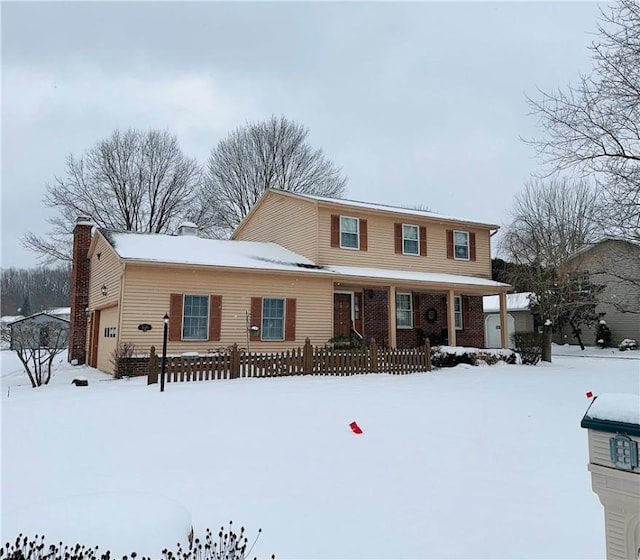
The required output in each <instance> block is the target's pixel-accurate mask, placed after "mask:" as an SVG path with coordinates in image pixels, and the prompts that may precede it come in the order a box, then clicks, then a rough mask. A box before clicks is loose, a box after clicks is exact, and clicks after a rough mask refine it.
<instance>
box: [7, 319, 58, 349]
mask: <svg viewBox="0 0 640 560" xmlns="http://www.w3.org/2000/svg"><path fill="white" fill-rule="evenodd" d="M9 330H10V344H9V348H10V349H11V350H14V349H16V348H17V347H20V346H22V347H23V348H48V347H50V346H51V345H52V344H59V343H60V341H67V340H68V333H69V320H68V319H63V318H62V317H57V316H55V315H50V314H48V313H45V312H44V311H41V312H40V313H34V314H33V315H29V316H28V317H23V318H21V319H18V320H16V321H13V322H12V323H9ZM58 334H62V336H58ZM64 346H65V347H66V343H65V344H64Z"/></svg>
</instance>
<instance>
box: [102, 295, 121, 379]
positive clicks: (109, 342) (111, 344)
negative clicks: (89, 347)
mask: <svg viewBox="0 0 640 560" xmlns="http://www.w3.org/2000/svg"><path fill="white" fill-rule="evenodd" d="M117 325H118V308H117V307H110V308H109V309H104V310H103V311H102V312H101V313H100V326H99V327H98V328H99V329H100V330H99V331H98V369H99V370H100V371H104V372H105V373H113V369H114V368H113V363H112V361H111V360H112V359H113V351H114V350H115V349H116V346H117V340H118V339H117V338H116V334H117V332H116V328H117Z"/></svg>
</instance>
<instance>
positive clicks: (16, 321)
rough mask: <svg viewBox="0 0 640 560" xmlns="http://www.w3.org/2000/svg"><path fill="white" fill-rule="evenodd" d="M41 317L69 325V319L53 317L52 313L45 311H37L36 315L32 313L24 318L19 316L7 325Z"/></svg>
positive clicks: (58, 316) (59, 316)
mask: <svg viewBox="0 0 640 560" xmlns="http://www.w3.org/2000/svg"><path fill="white" fill-rule="evenodd" d="M41 315H43V316H45V317H51V318H52V319H55V320H56V321H64V322H65V323H69V322H70V321H69V319H66V318H65V317H62V316H61V315H53V314H52V313H49V312H47V311H38V313H32V314H31V315H27V316H26V317H22V316H21V315H19V316H18V317H19V318H18V319H16V320H15V321H12V322H11V323H9V325H13V324H15V323H22V321H26V320H27V319H33V318H34V317H40V316H41Z"/></svg>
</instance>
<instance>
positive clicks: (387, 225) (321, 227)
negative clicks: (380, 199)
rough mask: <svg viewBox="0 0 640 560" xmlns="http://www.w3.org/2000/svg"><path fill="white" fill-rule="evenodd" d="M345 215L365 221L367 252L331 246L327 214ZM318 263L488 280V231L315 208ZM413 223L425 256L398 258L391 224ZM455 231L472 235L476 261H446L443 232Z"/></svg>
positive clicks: (445, 244)
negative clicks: (422, 235)
mask: <svg viewBox="0 0 640 560" xmlns="http://www.w3.org/2000/svg"><path fill="white" fill-rule="evenodd" d="M332 214H339V215H345V216H346V215H348V216H353V217H357V218H361V219H366V220H367V230H368V231H367V234H368V235H367V237H368V239H367V250H366V251H358V250H354V249H339V248H334V247H331V215H332ZM318 215H319V221H318V260H317V262H318V264H334V265H344V266H362V267H370V268H388V269H394V270H413V271H423V272H442V273H446V274H461V275H465V276H478V277H481V278H491V245H490V237H489V230H488V229H481V228H469V227H465V226H461V225H453V224H444V223H440V222H433V221H429V220H428V219H424V218H423V219H414V218H411V217H409V216H407V217H398V216H387V215H384V214H373V213H370V212H366V211H364V212H363V211H356V210H355V209H354V208H349V209H345V210H344V211H342V212H341V211H339V210H337V209H336V208H328V207H322V206H320V207H319V214H318ZM398 222H400V223H407V224H415V225H418V226H426V228H427V256H415V255H402V254H396V252H395V237H394V229H395V226H394V224H395V223H398ZM447 229H458V230H461V231H469V232H475V234H476V260H475V261H460V260H453V259H447V243H446V230H447Z"/></svg>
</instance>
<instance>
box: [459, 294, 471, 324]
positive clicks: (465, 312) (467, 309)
mask: <svg viewBox="0 0 640 560" xmlns="http://www.w3.org/2000/svg"><path fill="white" fill-rule="evenodd" d="M461 304H462V328H463V329H464V330H467V329H470V328H471V306H470V305H469V296H463V297H462V302H461Z"/></svg>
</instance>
